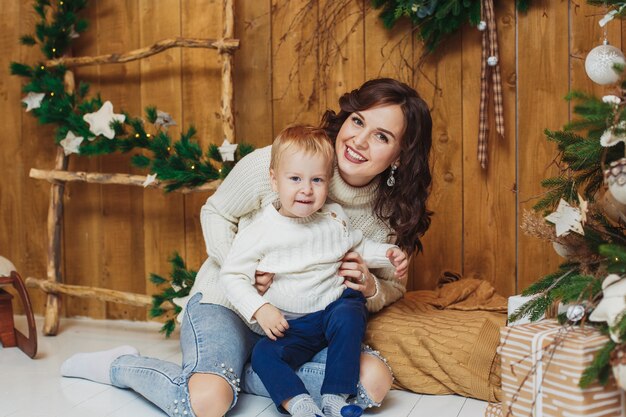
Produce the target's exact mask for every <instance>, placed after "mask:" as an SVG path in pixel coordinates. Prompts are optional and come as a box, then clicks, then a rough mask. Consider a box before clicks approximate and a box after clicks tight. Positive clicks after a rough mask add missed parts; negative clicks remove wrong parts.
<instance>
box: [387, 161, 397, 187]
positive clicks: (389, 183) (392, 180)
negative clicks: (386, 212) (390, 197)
mask: <svg viewBox="0 0 626 417" xmlns="http://www.w3.org/2000/svg"><path fill="white" fill-rule="evenodd" d="M396 169H398V167H397V166H396V164H393V165H392V166H391V172H390V173H389V178H387V186H388V187H393V186H394V185H396V179H395V178H394V177H393V174H394V173H395V172H396Z"/></svg>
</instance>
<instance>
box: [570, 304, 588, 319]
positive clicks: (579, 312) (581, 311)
mask: <svg viewBox="0 0 626 417" xmlns="http://www.w3.org/2000/svg"><path fill="white" fill-rule="evenodd" d="M565 316H567V319H568V320H569V321H571V322H574V323H576V322H578V321H580V320H582V318H583V317H585V307H583V306H581V305H580V304H577V305H571V306H569V307H567V312H566V313H565Z"/></svg>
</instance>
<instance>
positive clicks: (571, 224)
mask: <svg viewBox="0 0 626 417" xmlns="http://www.w3.org/2000/svg"><path fill="white" fill-rule="evenodd" d="M546 220H547V221H549V222H550V223H554V225H555V226H556V236H557V237H559V236H563V235H566V234H568V233H569V232H570V231H572V232H576V233H578V234H580V235H583V236H584V234H585V231H584V230H583V226H582V223H581V222H582V215H581V214H580V210H578V209H577V208H575V207H572V206H570V205H569V204H567V202H566V201H565V200H563V199H561V201H560V202H559V207H557V209H556V211H555V212H554V213H552V214H550V215H548V216H546Z"/></svg>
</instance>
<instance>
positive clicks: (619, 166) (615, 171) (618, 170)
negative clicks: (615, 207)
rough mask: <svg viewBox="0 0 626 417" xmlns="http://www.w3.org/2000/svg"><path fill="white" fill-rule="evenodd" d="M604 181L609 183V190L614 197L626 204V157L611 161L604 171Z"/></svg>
mask: <svg viewBox="0 0 626 417" xmlns="http://www.w3.org/2000/svg"><path fill="white" fill-rule="evenodd" d="M604 181H605V182H606V183H607V184H608V185H609V192H610V193H611V194H612V195H613V198H614V199H615V200H617V201H618V202H620V203H622V204H626V158H621V159H618V160H617V161H613V162H611V165H610V166H609V168H608V169H606V170H605V171H604Z"/></svg>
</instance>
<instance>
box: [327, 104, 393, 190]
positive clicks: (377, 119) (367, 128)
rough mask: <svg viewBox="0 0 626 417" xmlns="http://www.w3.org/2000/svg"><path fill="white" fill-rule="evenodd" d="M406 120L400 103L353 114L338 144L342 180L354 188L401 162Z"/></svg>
mask: <svg viewBox="0 0 626 417" xmlns="http://www.w3.org/2000/svg"><path fill="white" fill-rule="evenodd" d="M404 128H405V121H404V114H403V112H402V109H401V108H400V106H399V105H397V104H392V105H384V106H379V107H372V108H370V109H367V110H362V111H357V112H354V113H352V114H351V115H350V116H348V118H347V119H346V121H345V122H344V123H343V125H341V129H340V130H339V133H338V134H337V140H336V141H335V152H336V153H337V165H338V167H339V174H340V175H341V178H343V180H344V181H345V182H347V183H348V184H350V185H352V186H354V187H360V186H364V185H367V184H369V183H370V182H371V181H372V180H373V179H374V178H375V177H376V176H377V175H378V174H380V173H381V172H383V171H385V170H386V169H387V168H389V166H390V165H391V164H392V163H394V162H396V163H397V162H398V161H399V158H400V142H401V140H402V136H403V135H404Z"/></svg>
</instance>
